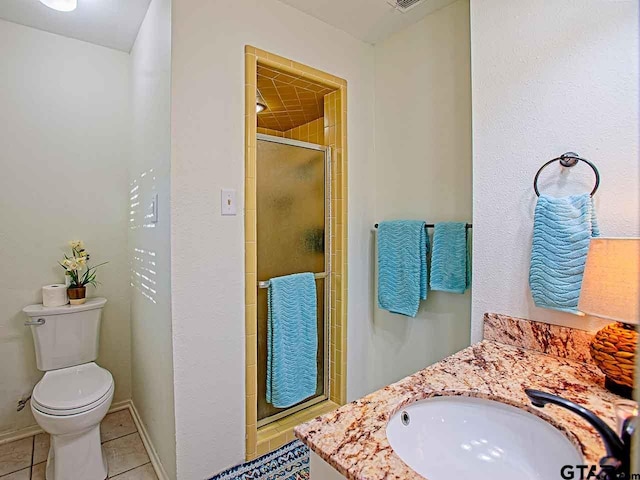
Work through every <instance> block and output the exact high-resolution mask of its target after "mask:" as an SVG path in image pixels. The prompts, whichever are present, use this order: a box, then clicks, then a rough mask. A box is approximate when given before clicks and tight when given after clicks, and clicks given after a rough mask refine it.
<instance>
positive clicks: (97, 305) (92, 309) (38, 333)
mask: <svg viewBox="0 0 640 480" xmlns="http://www.w3.org/2000/svg"><path fill="white" fill-rule="evenodd" d="M105 303H107V299H106V298H90V299H88V300H87V301H86V303H84V304H82V305H64V306H62V307H45V306H43V305H41V304H40V305H29V306H28V307H25V308H24V309H23V310H22V311H23V312H24V313H26V314H27V315H28V316H29V317H30V318H29V322H30V324H31V333H32V334H33V341H34V343H35V347H36V365H37V367H38V370H42V371H44V372H46V371H48V370H57V369H59V368H66V367H73V366H74V365H82V364H83V363H88V362H93V361H94V360H95V359H96V358H98V341H99V340H100V318H101V316H102V307H104V304H105Z"/></svg>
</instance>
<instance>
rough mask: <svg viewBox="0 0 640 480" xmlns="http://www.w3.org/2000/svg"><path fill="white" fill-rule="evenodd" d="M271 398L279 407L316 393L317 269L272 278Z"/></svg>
mask: <svg viewBox="0 0 640 480" xmlns="http://www.w3.org/2000/svg"><path fill="white" fill-rule="evenodd" d="M267 297H268V319H267V402H269V403H271V404H273V406H274V407H277V408H286V407H290V406H292V405H295V404H296V403H300V402H301V401H302V400H304V399H305V398H308V397H310V396H312V395H314V394H315V393H316V382H317V378H318V370H317V363H316V356H317V353H318V325H317V315H318V313H317V312H318V310H317V299H316V281H315V277H314V275H313V273H296V274H294V275H287V276H284V277H276V278H272V279H270V280H269V291H268V294H267Z"/></svg>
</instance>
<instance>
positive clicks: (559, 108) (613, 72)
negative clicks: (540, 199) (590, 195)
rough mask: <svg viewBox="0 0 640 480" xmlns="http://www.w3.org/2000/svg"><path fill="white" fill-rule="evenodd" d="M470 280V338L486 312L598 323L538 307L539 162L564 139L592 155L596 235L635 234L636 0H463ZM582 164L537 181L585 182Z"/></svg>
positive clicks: (559, 188) (562, 146)
mask: <svg viewBox="0 0 640 480" xmlns="http://www.w3.org/2000/svg"><path fill="white" fill-rule="evenodd" d="M471 45H472V83H473V151H474V153H473V155H474V159H473V176H474V181H473V191H474V219H473V222H474V245H475V249H474V280H473V292H474V293H473V313H472V338H473V340H474V341H476V340H479V339H480V338H481V337H482V315H483V314H484V313H485V312H487V311H492V312H498V313H504V314H508V315H513V316H517V317H524V318H529V319H533V320H538V321H543V322H548V323H556V324H563V325H572V326H576V327H579V328H584V329H592V328H596V327H597V326H598V325H599V324H600V322H599V321H597V320H595V319H592V318H584V317H577V316H574V315H571V314H565V313H558V312H554V311H551V310H544V309H539V308H536V307H535V306H534V305H533V302H532V300H531V295H530V292H529V287H528V269H529V255H530V249H531V236H532V222H533V210H534V206H535V199H536V197H535V194H534V192H533V187H532V181H533V177H534V175H535V173H536V171H537V169H538V168H539V167H540V166H541V165H542V163H544V162H546V161H547V160H550V159H552V158H554V157H556V156H558V155H560V154H561V153H563V152H566V151H568V150H571V151H576V152H578V153H579V154H580V155H582V156H584V157H586V158H588V159H590V160H592V161H593V162H594V163H595V164H596V165H597V166H598V168H599V169H600V173H601V175H602V183H601V186H600V190H599V191H598V193H597V194H596V197H595V198H596V208H597V213H598V218H599V221H600V227H601V232H602V234H603V235H605V236H633V235H638V234H639V233H640V223H639V222H640V219H639V217H638V204H639V198H638V192H639V190H640V189H639V187H640V184H639V174H640V171H639V166H638V153H639V152H638V100H639V96H638V73H639V72H638V2H637V1H636V0H621V1H610V0H565V1H563V2H548V1H545V0H515V1H514V0H482V1H479V0H472V2H471ZM592 178H593V177H592V176H591V174H590V171H589V170H588V169H586V168H585V167H584V166H583V165H580V166H577V167H574V171H569V172H565V173H563V174H561V173H560V172H559V168H558V167H555V168H549V169H548V170H546V171H545V176H544V178H542V179H541V183H540V185H541V190H542V191H544V192H546V193H550V194H555V195H565V194H570V193H576V192H584V191H588V190H590V189H591V187H592V185H593V183H592V182H593V180H592Z"/></svg>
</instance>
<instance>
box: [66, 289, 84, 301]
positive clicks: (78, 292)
mask: <svg viewBox="0 0 640 480" xmlns="http://www.w3.org/2000/svg"><path fill="white" fill-rule="evenodd" d="M67 295H69V303H70V304H71V305H82V304H83V303H84V302H86V301H87V298H86V296H87V287H69V288H67Z"/></svg>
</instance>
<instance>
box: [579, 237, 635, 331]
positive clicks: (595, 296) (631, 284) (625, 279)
mask: <svg viewBox="0 0 640 480" xmlns="http://www.w3.org/2000/svg"><path fill="white" fill-rule="evenodd" d="M578 310H580V311H582V312H584V313H587V314H589V315H595V316H597V317H601V318H606V319H609V320H615V321H617V322H623V323H629V324H634V325H637V324H638V323H640V238H592V239H591V242H590V244H589V252H588V254H587V262H586V265H585V269H584V276H583V278H582V289H581V291H580V300H579V301H578Z"/></svg>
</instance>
